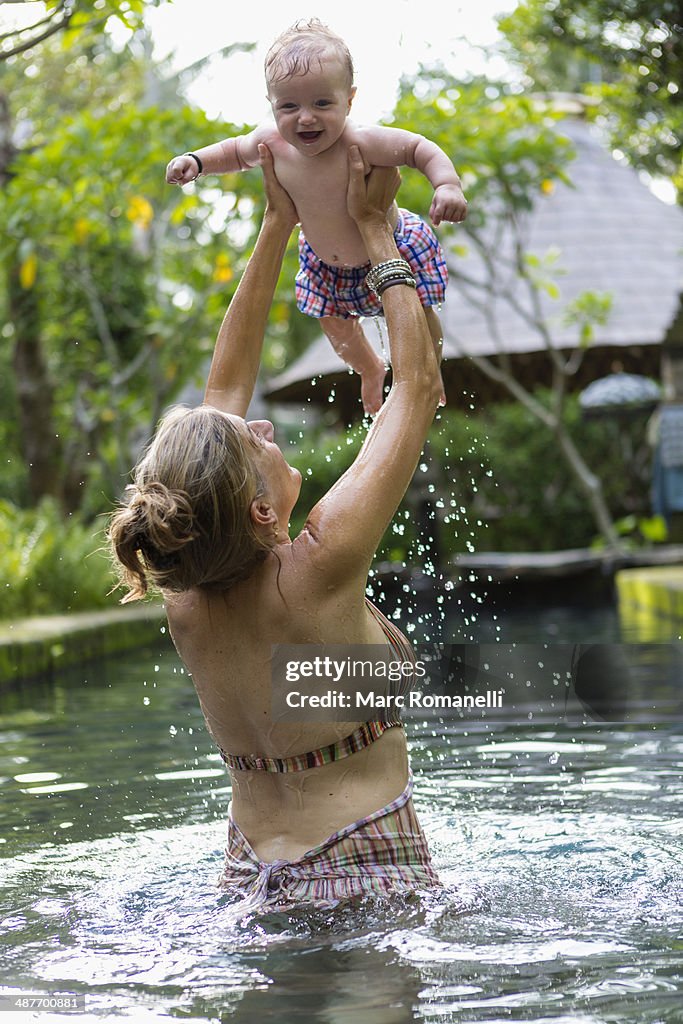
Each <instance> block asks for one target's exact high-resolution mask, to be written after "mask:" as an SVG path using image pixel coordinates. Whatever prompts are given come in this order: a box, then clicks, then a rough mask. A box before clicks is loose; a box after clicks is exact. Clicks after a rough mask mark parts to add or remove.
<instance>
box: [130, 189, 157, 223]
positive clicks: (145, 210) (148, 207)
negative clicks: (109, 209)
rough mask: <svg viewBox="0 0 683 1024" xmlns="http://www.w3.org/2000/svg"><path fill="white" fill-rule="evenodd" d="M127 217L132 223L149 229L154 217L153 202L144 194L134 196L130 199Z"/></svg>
mask: <svg viewBox="0 0 683 1024" xmlns="http://www.w3.org/2000/svg"><path fill="white" fill-rule="evenodd" d="M126 217H127V218H128V220H129V221H131V223H133V224H135V225H137V226H138V227H141V228H144V229H147V228H148V227H149V226H150V224H151V223H152V220H153V219H154V210H153V209H152V204H151V203H150V202H149V200H148V199H145V197H144V196H133V197H132V198H131V199H130V200H129V201H128V208H127V209H126Z"/></svg>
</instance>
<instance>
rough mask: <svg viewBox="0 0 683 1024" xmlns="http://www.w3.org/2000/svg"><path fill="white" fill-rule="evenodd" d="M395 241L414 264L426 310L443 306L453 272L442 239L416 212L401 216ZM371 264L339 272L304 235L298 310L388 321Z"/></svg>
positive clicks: (421, 299)
mask: <svg viewBox="0 0 683 1024" xmlns="http://www.w3.org/2000/svg"><path fill="white" fill-rule="evenodd" d="M394 238H395V239H396V245H397V247H398V251H399V253H400V254H401V256H402V257H403V258H404V259H405V260H407V261H408V263H409V264H410V268H411V270H412V272H413V274H414V275H415V279H416V282H417V295H418V298H419V300H420V302H421V303H422V305H423V306H438V304H439V303H440V302H443V298H444V295H445V293H446V285H447V284H448V268H447V266H446V258H445V256H444V254H443V250H442V248H441V246H440V245H439V242H438V240H437V238H436V235H435V234H434V232H433V231H432V229H431V228H430V227H428V225H427V224H425V222H424V221H423V220H422V219H421V218H420V217H418V216H417V215H416V214H414V213H411V212H410V210H399V211H398V222H397V224H396V230H395V231H394ZM369 269H370V262H369V261H368V262H367V263H364V264H363V265H362V266H360V267H333V266H331V265H330V264H329V263H323V261H322V260H321V259H318V257H317V256H316V254H315V253H314V252H313V249H311V247H310V245H309V244H308V242H307V241H306V239H305V237H304V235H303V233H300V234H299V272H298V274H297V275H296V304H297V306H298V308H299V309H300V310H301V312H302V313H306V315H307V316H314V317H322V316H338V317H342V318H343V319H348V318H349V317H352V316H382V303H381V302H380V300H379V299H378V298H377V296H376V295H373V293H372V292H371V291H370V289H369V288H368V286H367V285H366V283H365V276H366V274H367V272H368V271H369Z"/></svg>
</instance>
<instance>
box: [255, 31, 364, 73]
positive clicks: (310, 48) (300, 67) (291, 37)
mask: <svg viewBox="0 0 683 1024" xmlns="http://www.w3.org/2000/svg"><path fill="white" fill-rule="evenodd" d="M330 52H332V53H334V54H335V56H337V57H339V59H340V61H341V63H342V64H343V65H344V68H345V70H346V72H347V74H348V79H349V89H350V88H351V86H352V85H353V58H352V56H351V52H350V50H349V48H348V46H347V45H346V43H345V42H344V40H343V39H342V38H341V36H338V35H337V33H336V32H333V31H332V29H331V28H328V27H327V25H323V23H322V21H320V20H319V19H318V18H311V19H310V20H309V21H297V22H296V24H294V25H292V26H291V27H290V28H288V29H286V30H285V31H284V32H282V33H281V34H280V35H279V36H278V37H277V39H276V40H275V42H274V43H273V45H272V46H271V48H270V49H269V50H268V53H267V54H266V60H265V73H266V84H267V85H268V87H270V85H271V83H274V82H282V81H284V80H285V79H287V78H291V77H292V76H293V75H305V74H306V73H307V72H308V71H310V69H311V67H312V66H313V63H314V62H315V61H317V62H318V63H320V62H321V61H322V58H323V57H325V56H327V55H328V54H329V53H330Z"/></svg>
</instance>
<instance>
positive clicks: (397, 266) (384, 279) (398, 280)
mask: <svg viewBox="0 0 683 1024" xmlns="http://www.w3.org/2000/svg"><path fill="white" fill-rule="evenodd" d="M365 283H366V284H367V286H368V288H369V289H370V291H372V292H374V294H375V295H377V296H378V297H379V296H380V295H381V294H382V292H383V291H385V290H386V289H387V288H390V287H391V285H392V284H407V285H410V286H412V287H413V288H415V287H416V284H415V278H414V276H413V272H412V270H411V268H410V264H409V263H408V261H407V260H404V259H392V260H383V262H382V263H376V264H375V266H374V267H372V269H371V270H369V271H368V273H367V275H366V277H365Z"/></svg>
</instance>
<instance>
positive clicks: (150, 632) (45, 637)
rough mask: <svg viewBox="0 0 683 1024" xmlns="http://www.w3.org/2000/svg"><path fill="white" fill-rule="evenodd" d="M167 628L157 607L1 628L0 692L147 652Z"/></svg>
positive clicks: (9, 623)
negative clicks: (131, 653) (144, 649)
mask: <svg viewBox="0 0 683 1024" xmlns="http://www.w3.org/2000/svg"><path fill="white" fill-rule="evenodd" d="M164 628H166V629H167V626H166V615H165V612H164V607H163V605H162V604H161V603H158V602H155V603H149V604H145V605H144V606H143V607H138V608H112V609H111V610H107V611H100V612H75V613H72V614H66V615H45V616H40V617H36V618H30V619H16V620H14V621H7V622H0V688H3V687H5V686H7V685H9V684H11V683H17V682H20V681H24V680H28V679H35V678H39V677H44V676H47V675H51V674H52V673H54V672H59V671H62V670H63V669H66V668H72V667H73V666H75V665H80V664H82V663H83V662H86V661H91V660H95V659H99V658H106V657H108V656H109V655H112V654H120V653H122V652H124V651H128V650H133V649H135V648H136V647H146V646H148V645H149V644H152V643H154V641H155V640H160V639H162V636H161V630H162V629H164ZM166 637H168V633H166ZM164 642H165V641H164Z"/></svg>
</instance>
